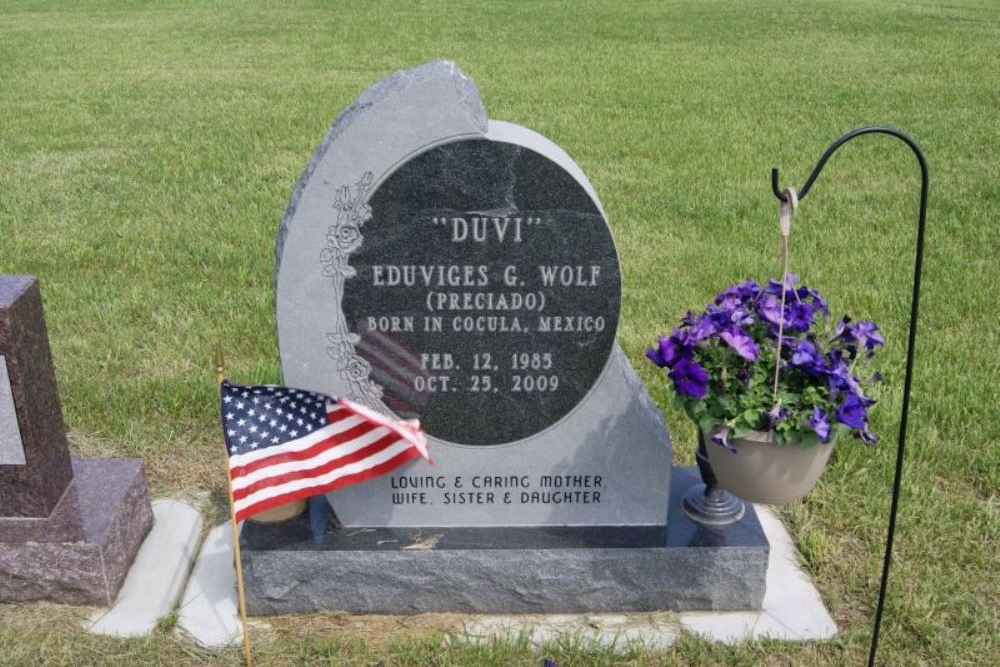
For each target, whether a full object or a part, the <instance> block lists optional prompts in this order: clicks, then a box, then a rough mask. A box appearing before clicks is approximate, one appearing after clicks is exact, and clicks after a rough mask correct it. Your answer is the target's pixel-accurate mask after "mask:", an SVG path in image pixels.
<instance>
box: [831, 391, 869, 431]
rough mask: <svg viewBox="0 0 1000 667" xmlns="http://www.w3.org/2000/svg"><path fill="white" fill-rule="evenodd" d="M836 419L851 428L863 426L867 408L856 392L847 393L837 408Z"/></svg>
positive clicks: (866, 416) (866, 417)
mask: <svg viewBox="0 0 1000 667" xmlns="http://www.w3.org/2000/svg"><path fill="white" fill-rule="evenodd" d="M837 421H839V422H840V423H841V424H844V425H845V426H850V427H851V428H865V426H866V424H867V423H868V409H867V407H866V406H865V402H864V401H863V400H862V398H861V397H860V396H858V395H856V394H848V395H847V398H845V399H844V402H843V403H841V404H840V407H839V408H837Z"/></svg>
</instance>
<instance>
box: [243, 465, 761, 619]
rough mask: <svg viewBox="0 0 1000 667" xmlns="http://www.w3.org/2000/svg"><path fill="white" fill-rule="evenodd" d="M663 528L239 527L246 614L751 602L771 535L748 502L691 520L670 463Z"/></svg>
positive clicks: (757, 600)
mask: <svg viewBox="0 0 1000 667" xmlns="http://www.w3.org/2000/svg"><path fill="white" fill-rule="evenodd" d="M672 478H673V479H672V483H671V495H672V498H671V500H670V512H669V518H668V521H667V527H666V528H665V529H664V528H659V527H645V526H617V527H616V526H593V527H542V528H534V527H532V528H419V529H418V528H369V529H366V528H354V529H339V530H338V529H333V530H329V531H327V534H326V535H325V536H323V537H322V538H321V539H320V540H318V542H317V541H314V540H313V538H312V535H311V533H310V529H309V521H308V517H307V516H302V517H298V518H296V519H293V520H290V521H287V522H284V523H281V524H260V523H255V522H253V521H247V522H246V523H245V524H244V527H243V532H242V536H241V538H240V544H241V549H242V556H243V569H244V575H245V578H246V589H247V590H246V593H247V608H248V611H249V613H250V614H251V615H256V616H259V615H267V614H284V613H293V612H309V611H316V610H322V609H328V610H339V611H346V612H350V613H362V614H364V613H384V614H409V613H423V612H471V613H558V612H567V613H570V612H584V611H592V612H602V611H653V610H677V611H689V610H756V609H760V608H761V604H762V602H763V599H764V584H765V575H766V572H767V562H768V542H767V538H766V537H765V535H764V532H763V530H762V529H761V525H760V522H759V521H758V519H757V515H756V513H755V512H754V510H753V507H752V506H749V505H748V506H747V511H746V514H745V515H744V517H743V518H742V519H741V520H740V521H739V522H737V523H734V524H731V525H728V526H724V527H710V526H703V525H699V524H696V523H694V522H692V521H691V520H690V519H689V518H688V517H686V516H685V515H684V513H683V512H682V511H681V502H680V500H681V496H682V495H683V493H684V491H685V490H686V489H687V488H688V487H689V486H691V485H692V484H695V483H698V482H699V481H700V480H699V478H698V473H697V470H696V469H695V468H681V467H675V468H674V469H673V475H672Z"/></svg>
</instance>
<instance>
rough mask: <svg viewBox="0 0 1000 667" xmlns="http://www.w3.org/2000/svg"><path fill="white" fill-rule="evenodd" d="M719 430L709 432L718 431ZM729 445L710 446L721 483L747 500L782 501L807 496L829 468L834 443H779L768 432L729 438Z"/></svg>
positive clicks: (772, 502) (713, 464)
mask: <svg viewBox="0 0 1000 667" xmlns="http://www.w3.org/2000/svg"><path fill="white" fill-rule="evenodd" d="M719 430H720V429H717V430H716V433H712V434H709V436H710V438H709V439H711V436H713V435H719V434H718V431H719ZM728 443H729V447H730V449H728V450H727V449H726V448H724V447H720V446H709V447H707V448H706V449H707V451H708V459H709V461H710V462H711V464H712V470H713V472H715V477H716V479H717V480H718V481H719V485H720V486H721V487H722V488H724V489H726V490H727V491H729V492H730V493H732V494H733V495H736V496H739V497H740V498H742V499H744V500H749V501H750V502H754V503H766V504H768V505H781V504H784V503H789V502H792V501H795V500H800V499H802V498H804V497H805V496H806V494H808V493H809V492H810V491H812V488H813V487H814V486H816V482H818V481H819V478H820V475H822V474H823V470H824V469H825V468H826V463H827V461H829V460H830V454H832V453H833V443H829V444H823V443H819V444H815V445H813V446H811V447H805V446H802V445H796V444H788V445H779V444H778V443H777V442H775V441H774V438H773V436H772V434H771V433H769V432H761V431H751V432H750V433H747V434H746V435H744V436H743V437H741V438H729V439H728Z"/></svg>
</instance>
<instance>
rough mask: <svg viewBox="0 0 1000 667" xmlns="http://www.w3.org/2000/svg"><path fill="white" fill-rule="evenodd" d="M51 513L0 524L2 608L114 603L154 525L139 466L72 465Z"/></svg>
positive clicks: (124, 462)
mask: <svg viewBox="0 0 1000 667" xmlns="http://www.w3.org/2000/svg"><path fill="white" fill-rule="evenodd" d="M72 465H73V481H72V483H71V484H70V485H69V486H68V487H67V489H66V492H65V494H63V497H62V498H61V499H60V500H59V502H58V504H57V505H56V507H55V509H53V511H52V514H51V515H49V516H48V517H46V518H41V519H34V518H32V519H25V518H6V517H0V602H28V601H32V600H50V601H53V602H64V603H70V604H100V605H109V604H111V603H112V602H113V601H114V599H115V596H116V595H117V593H118V589H119V588H121V585H122V582H123V581H124V580H125V575H126V574H127V573H128V569H129V565H131V563H132V560H133V559H134V558H135V554H136V552H137V551H138V550H139V546H140V545H141V544H142V541H143V538H145V536H146V533H148V532H149V529H150V527H151V526H152V524H153V511H152V508H151V506H150V503H149V497H148V495H147V492H146V476H145V472H144V469H143V465H142V461H141V460H139V459H73V461H72Z"/></svg>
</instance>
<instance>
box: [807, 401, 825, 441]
mask: <svg viewBox="0 0 1000 667" xmlns="http://www.w3.org/2000/svg"><path fill="white" fill-rule="evenodd" d="M806 426H808V427H809V428H811V429H812V430H813V432H814V433H816V435H818V436H819V439H820V440H822V441H823V442H826V441H827V440H829V439H830V419H829V418H828V417H827V416H826V412H825V411H823V410H822V409H820V408H819V407H818V406H813V412H812V415H811V416H810V417H809V419H808V420H807V421H806Z"/></svg>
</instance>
